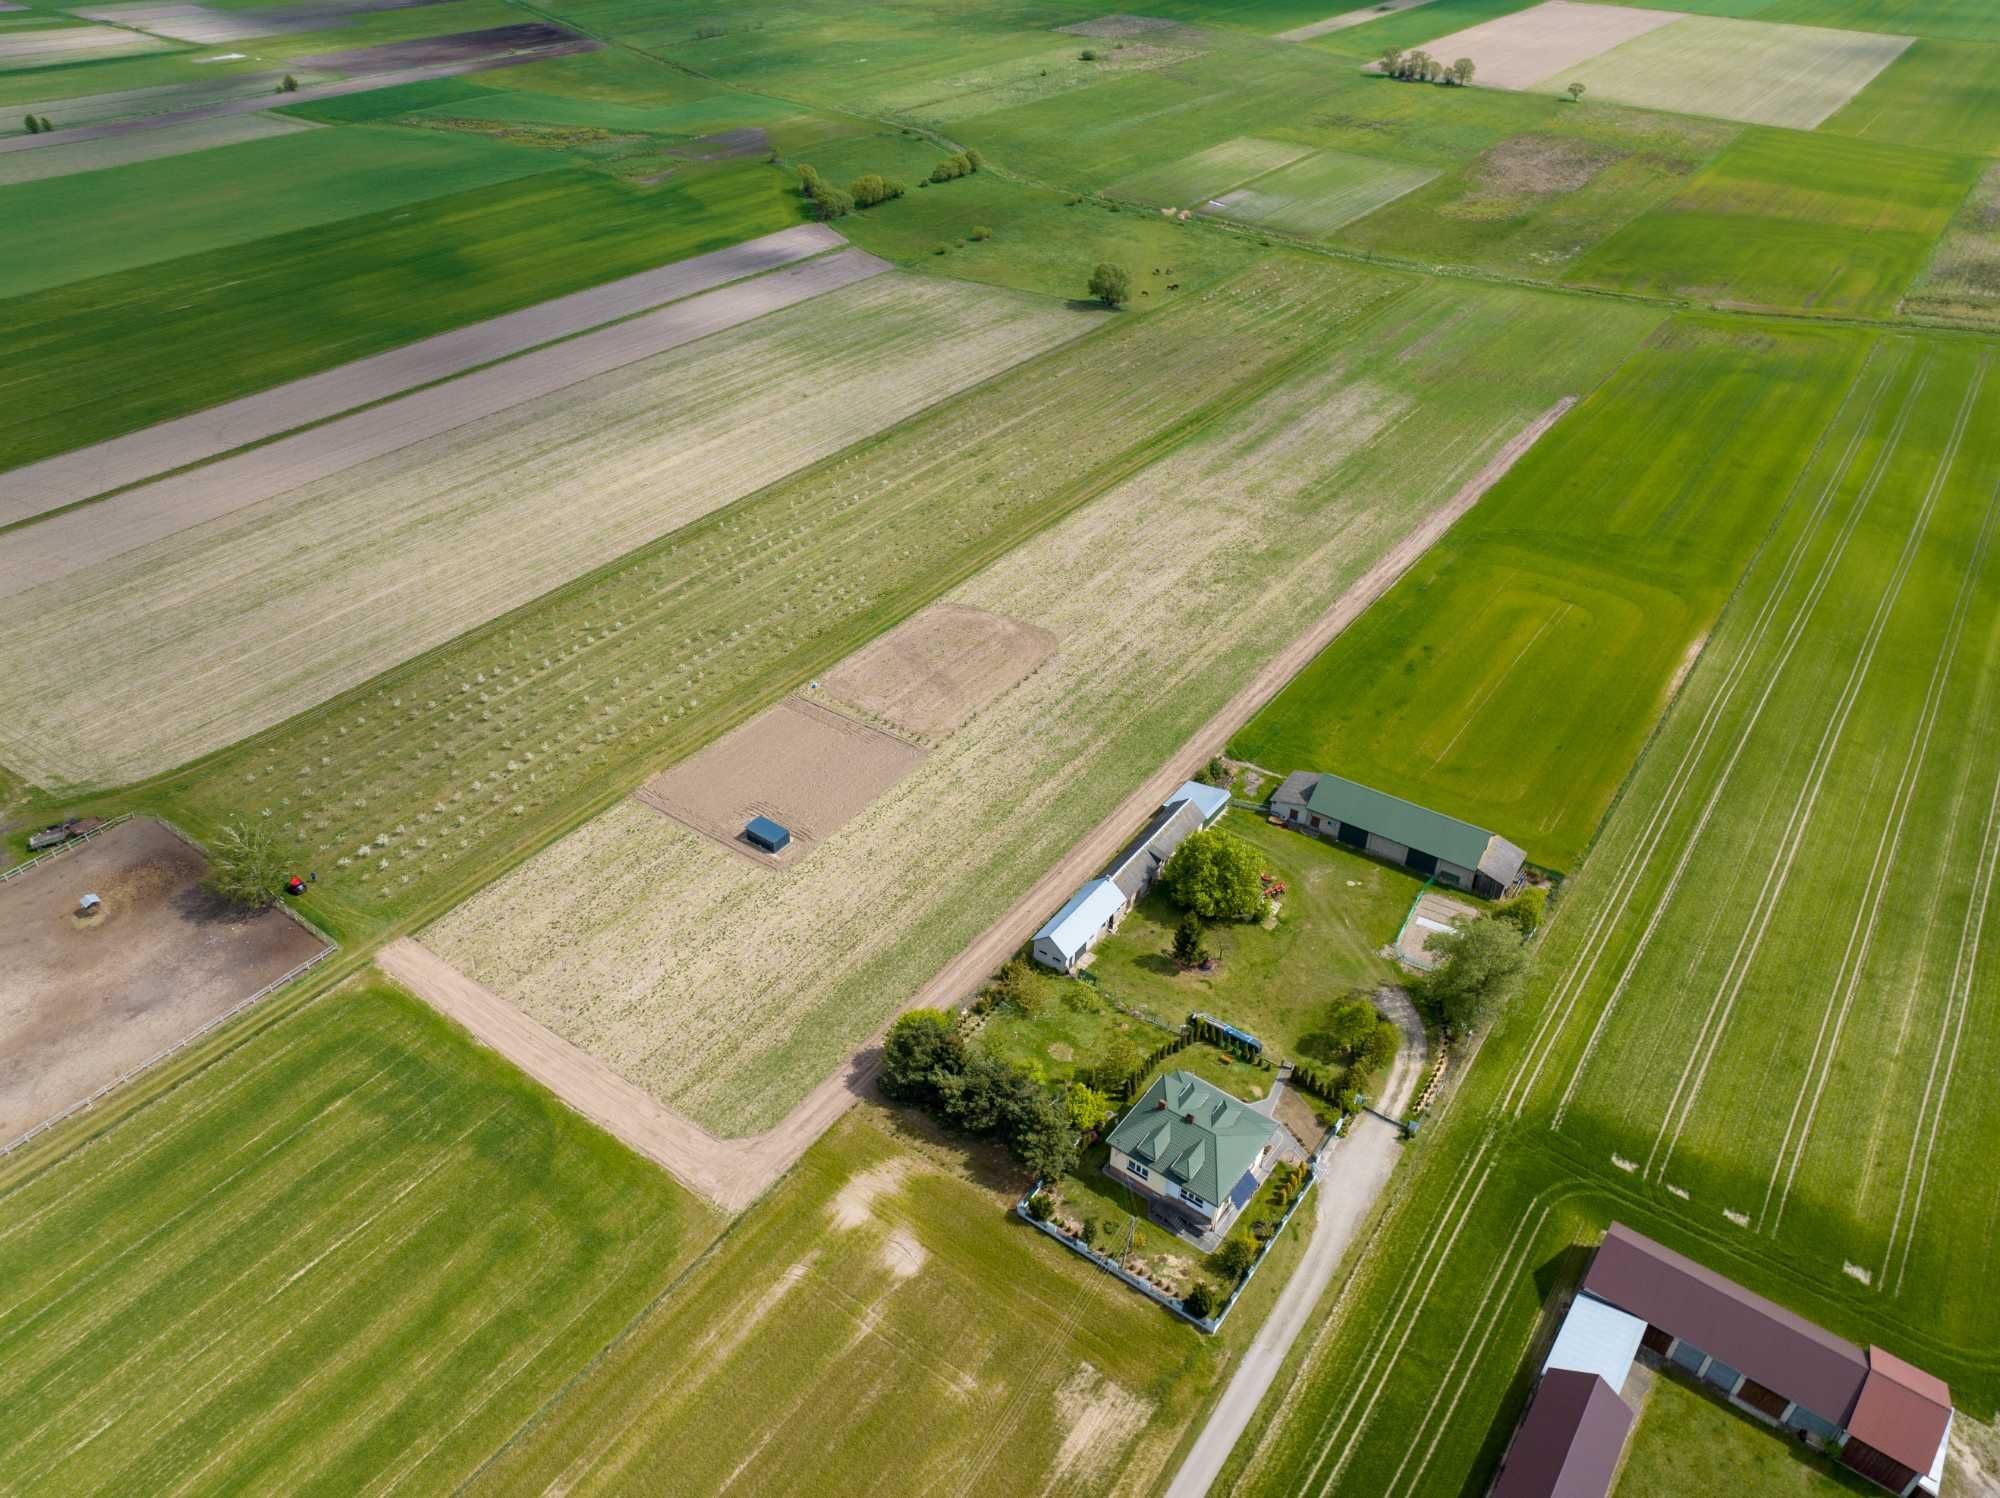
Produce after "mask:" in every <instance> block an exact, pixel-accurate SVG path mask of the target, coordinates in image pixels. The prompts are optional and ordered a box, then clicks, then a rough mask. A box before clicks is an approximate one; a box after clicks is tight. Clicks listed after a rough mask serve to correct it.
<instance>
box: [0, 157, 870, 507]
mask: <svg viewBox="0 0 2000 1498" xmlns="http://www.w3.org/2000/svg"><path fill="white" fill-rule="evenodd" d="M31 138H33V139H46V138H48V137H31ZM846 247H847V241H846V240H844V239H842V238H841V237H840V235H838V234H836V233H835V232H834V231H833V230H831V229H829V228H827V227H825V226H824V225H821V224H801V225H799V226H798V227H796V228H792V229H781V230H779V231H778V232H777V233H775V234H766V235H763V236H761V237H759V238H757V239H751V240H746V241H745V242H743V243H742V244H738V245H732V246H731V247H730V248H728V249H726V250H715V251H712V252H710V253H709V254H706V255H696V256H693V257H691V258H689V259H686V260H677V261H673V262H672V263H670V264H667V265H663V266H661V267H660V268H658V269H657V270H649V271H641V272H640V273H639V274H638V275H635V276H627V277H625V278H624V279H622V280H618V281H612V282H609V283H608V284H606V285H603V286H595V287H592V288H590V289H589V290H587V291H577V292H572V293H570V294H569V295H568V296H562V297H557V298H555V299H554V300H553V301H547V302H542V303H539V304H538V305H536V306H533V307H527V308H523V309H522V310H521V311H519V312H510V313H507V314H505V315H504V316H501V317H495V318H489V319H487V320H486V321H484V322H478V323H473V324H472V325H471V326H469V327H464V328H459V329H456V330H454V331H452V332H449V333H439V334H436V335H434V336H432V337H430V338H425V339H422V340H420V341H419V342H416V343H412V344H407V345H405V346H404V347H402V348H399V349H393V350H391V351H390V352H388V353H385V354H376V355H373V356H372V357H370V358H366V359H357V360H355V361H354V362H352V363H350V364H342V365H339V366H337V367H336V368H333V369H329V370H326V371H324V372H323V373H320V374H316V375H308V376H306V377H305V378H304V379H300V380H293V381H291V382H290V383H288V384H284V385H279V386H277V387H275V388H274V389H270V390H264V391H260V392H258V393H257V394H256V395H248V396H244V397H242V398H241V399H239V400H233V401H230V402H228V403H226V404H224V405H220V406H212V407H210V408H209V409H208V410H205V411H200V412H197V413H195V414H194V415H191V416H183V417H180V418H177V419H175V420H173V421H163V422H160V423H158V424H157V425H155V426H150V427H146V428H144V429H143V430H140V431H137V432H132V433H130V434H128V435H126V436H123V437H114V438H111V439H110V440H109V441H106V442H99V443H95V444H93V445H91V446H89V447H84V448H78V449H77V450H75V451H74V452H69V453H65V454H63V455H62V456H60V457H55V458H45V459H43V460H42V461H40V462H38V463H30V464H28V465H26V466H25V467H22V468H15V469H12V470H11V471H8V472H6V473H4V474H0V528H5V527H7V526H9V525H12V524H14V523H17V522H20V521H23V520H28V519H30V518H32V517H34V516H36V515H40V514H44V513H46V512H48V511H51V510H58V509H62V508H64V507H66V506H69V505H73V504H78V503H81V502H82V501H84V500H88V499H91V498H93V497H95V496H97V495H100V494H106V493H109V492H111V491H114V490H119V489H125V488H129V487H130V486H132V485H134V484H138V483H141V482H143V481H145V480H147V479H151V478H155V477H158V476H160V475H164V474H168V473H171V472H173V471H175V470H178V469H183V468H188V467H191V466H193V465H194V464H196V463H202V462H206V461H208V460H210V459H213V458H218V457H221V456H222V455H224V454H225V453H229V452H232V451H234V450H235V449H237V448H242V447H249V446H251V445H252V444H254V443H259V442H263V441H266V440H268V439H269V438H272V437H276V436H280V435H282V434H284V433H286V432H289V431H293V430H295V429H297V428H299V427H305V426H312V425H314V424H316V423H319V422H322V421H326V420H328V419H329V418H332V417H335V416H339V415H342V414H344V413H346V412H348V411H353V410H356V409H358V408H360V407H362V406H371V405H375V404H377V403H378V402H381V401H386V400H388V399H390V398H391V397H394V396H398V395H403V394H405V393H406V392H408V391H411V390H414V389H416V388H417V387H419V386H423V385H431V384H435V383H437V382H438V381H441V380H446V379H449V378H451V377H452V376H454V375H462V374H464V373H466V372H467V371H468V370H472V369H476V368H478V367H479V366H481V365H485V364H492V363H496V362H498V361H500V360H503V359H507V358H510V357H512V356H513V355H516V354H522V353H526V352H527V351H528V350H530V349H533V348H536V347H538V346H539V345H542V344H548V343H555V342H557V341H559V340H561V339H565V338H569V337H572V336H573V335H575V334H578V333H583V332H587V331H589V330H590V329H593V328H598V327H602V326H604V325H606V324H609V323H614V322H621V321H623V320H625V319H627V318H629V317H632V316H634V315H636V314H638V313H641V312H648V311H651V310H652V309H654V308H656V307H661V306H664V305H666V304H667V303H670V302H678V301H681V300H682V299H683V298H686V297H692V296H695V295H698V294H700V293H702V292H707V291H713V290H715V289H717V288H718V287H721V286H723V285H725V284H727V283H729V282H731V281H740V280H745V279H748V278H750V277H752V276H758V275H762V274H764V273H766V272H768V271H773V270H778V269H781V268H783V267H785V266H789V265H792V264H795V263H796V262H798V261H800V260H804V259H807V258H809V257H811V256H814V255H818V254H821V253H822V252H825V251H828V250H839V249H845V248H846ZM579 377H581V376H579Z"/></svg>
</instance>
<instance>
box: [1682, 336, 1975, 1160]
mask: <svg viewBox="0 0 2000 1498" xmlns="http://www.w3.org/2000/svg"><path fill="white" fill-rule="evenodd" d="M1985 382H1986V364H1985V361H1983V360H1982V361H1981V363H1980V365H1979V370H1978V373H1977V375H1976V376H1975V377H1974V379H1973V380H1972V382H1971V384H1970V385H1969V386H1967V388H1966V392H1965V397H1964V399H1963V400H1962V401H1961V402H1960V404H1959V409H1958V417H1957V419H1956V421H1954V423H1953V424H1952V432H1951V439H1950V442H1949V443H1948V445H1947V446H1946V448H1945V451H1944V453H1943V455H1942V456H1941V457H1940V459H1939V461H1938V467H1937V471H1936V473H1935V474H1933V475H1932V478H1931V483H1930V487H1929V488H1928V489H1927V490H1926V491H1925V494H1924V498H1923V502H1922V503H1921V504H1920V505H1919V506H1918V507H1917V514H1916V516H1915V518H1914V519H1913V520H1912V521H1911V524H1910V531H1909V534H1908V536H1906V537H1905V538H1904V541H1903V549H1902V551H1901V553H1900V554H1899V555H1898V557H1897V559H1896V567H1895V570H1894V571H1893V572H1892V573H1891V575H1890V578H1889V582H1888V585H1887V586H1886V587H1885V588H1884V589H1883V590H1882V596H1881V598H1880V599H1879V600H1878V601H1877V602H1876V605H1875V614H1874V617H1873V618H1872V619H1870V620H1869V625H1868V633H1867V634H1866V635H1865V636H1864V637H1863V639H1862V643H1861V649H1860V652H1859V653H1858V654H1857V655H1856V657H1855V660H1854V664H1853V665H1852V666H1851V667H1850V668H1849V670H1848V674H1847V680H1846V682H1845V683H1844V684H1843V685H1842V687H1841V693H1840V696H1839V698H1837V699H1836V701H1835V705H1834V712H1833V716H1832V717H1831V718H1830V719H1829V720H1828V721H1827V725H1826V728H1825V729H1824V730H1823V731H1822V733H1821V735H1820V741H1819V744H1818V746H1817V747H1816V748H1815V750H1814V752H1813V762H1812V764H1811V765H1810V766H1809V767H1808V769H1807V773H1806V779H1805V782H1804V783H1803V784H1802V785H1801V786H1800V787H1799V794H1798V796H1797V798H1795V799H1794V801H1793V803H1792V812H1791V816H1790V819H1789V822H1788V825H1787V827H1786V835H1785V844H1784V852H1783V856H1782V858H1781V859H1780V861H1779V864H1778V867H1777V869H1776V870H1775V871H1774V872H1772V873H1771V874H1769V875H1767V876H1766V878H1765V881H1764V887H1763V889H1761V890H1760V891H1759V892H1758V898H1757V902H1756V905H1755V907H1754V908H1753V911H1752V921H1753V922H1754V927H1753V926H1752V925H1746V926H1745V927H1744V931H1743V935H1742V936H1741V937H1740V938H1739V939H1738V942H1737V950H1736V953H1735V955H1733V956H1732V957H1731V959H1730V966H1729V968H1727V969H1725V970H1724V977H1725V984H1724V990H1726V991H1727V993H1728V998H1727V999H1726V1000H1722V1007H1721V1013H1720V1015H1719V1016H1718V1015H1716V1011H1715V1005H1714V1003H1713V1002H1711V1004H1710V1008H1709V1014H1708V1015H1706V1016H1704V1017H1703V1020H1702V1028H1701V1031H1700V1032H1698V1033H1697V1036H1696V1041H1695V1053H1694V1055H1690V1056H1689V1057H1688V1067H1691V1068H1693V1076H1692V1080H1690V1078H1689V1073H1688V1070H1687V1068H1683V1070H1682V1073H1681V1081H1680V1082H1679V1083H1677V1084H1676V1085H1675V1088H1674V1095H1673V1097H1672V1099H1670V1100H1669V1102H1668V1104H1667V1118H1665V1119H1662V1120H1661V1133H1660V1134H1659V1135H1657V1136H1655V1138H1654V1141H1653V1150H1652V1151H1649V1152H1648V1153H1647V1156H1646V1167H1647V1174H1648V1175H1652V1174H1653V1173H1654V1172H1653V1154H1654V1152H1656V1151H1658V1149H1659V1147H1660V1145H1661V1144H1662V1143H1663V1142H1664V1143H1665V1145H1666V1153H1665V1154H1663V1155H1661V1156H1660V1157H1659V1171H1658V1175H1659V1176H1660V1177H1661V1178H1664V1176H1665V1175H1666V1171H1667V1167H1668V1166H1669V1164H1671V1163H1672V1161H1673V1156H1674V1151H1675V1150H1676V1149H1677V1148H1679V1146H1680V1140H1681V1135H1682V1134H1683V1133H1684V1132H1685V1130H1686V1128H1687V1122H1688V1119H1689V1118H1690V1117H1691V1116H1692V1114H1693V1112H1694V1106H1695V1103H1696V1101H1697V1100H1698V1099H1699V1098H1700V1096H1701V1089H1702V1087H1703V1086H1704V1085H1705V1084H1706V1082H1707V1080H1708V1069H1709V1066H1710V1064H1711V1063H1712V1062H1713V1061H1714V1060H1715V1053H1716V1051H1717V1050H1718V1049H1719V1048H1720V1046H1721V1044H1722V1035H1723V1032H1724V1031H1725V1030H1726V1029H1728V1027H1729V1019H1730V1016H1731V1015H1732V1014H1734V1013H1735V1011H1736V1001H1737V999H1739V998H1740V997H1742V993H1743V985H1744V983H1745V982H1746V981H1747V980H1748V979H1749V976H1750V969H1751V967H1752V966H1753V965H1754V964H1755V963H1756V961H1757V955H1758V953H1759V952H1760V951H1762V950H1763V946H1764V938H1765V936H1766V935H1767V934H1768V933H1769V932H1770V929H1771V921H1772V918H1773V915H1774V914H1775V912H1776V910H1777V906H1778V901H1779V900H1780V899H1781V898H1782V897H1783V894H1784V891H1785V889H1786V887H1787V885H1788V883H1789V881H1790V878H1791V871H1792V866H1793V865H1794V864H1795V863H1797V862H1798V857H1799V851H1800V850H1801V849H1802V848H1803V847H1804V846H1805V840H1806V834H1807V832H1808V831H1809V830H1810V829H1811V827H1812V822H1813V816H1814V814H1815V813H1816V812H1817V811H1818V809H1819V797H1820V792H1821V791H1822V790H1823V789H1824V788H1825V786H1826V777H1827V772H1828V771H1829V770H1830V769H1831V768H1832V765H1833V759H1834V755H1835V754H1837V753H1838V752H1839V749H1840V744H1841V741H1842V740H1843V739H1845V738H1846V737H1847V723H1848V720H1849V719H1850V718H1851V717H1853V715H1854V705H1855V704H1856V703H1857V702H1859V701H1860V700H1861V693H1862V690H1863V689H1864V688H1865V687H1866V685H1867V683H1868V678H1869V676H1870V675H1871V674H1872V673H1873V671H1874V668H1875V653H1876V651H1877V649H1878V648H1879V647H1880V645H1881V643H1882V636H1883V634H1884V633H1886V632H1887V630H1888V627H1889V620H1890V617H1891V616H1892V615H1893V614H1894V613H1895V610H1896V605H1897V603H1898V602H1900V601H1901V599H1902V596H1903V584H1904V583H1905V582H1906V581H1908V579H1909V575H1910V567H1911V565H1912V564H1913V563H1914V562H1915V561H1916V556H1917V552H1918V550H1919V549H1921V547H1922V545H1923V539H1924V536H1925V535H1926V534H1927V533H1928V532H1929V530H1930V523H1931V517H1932V516H1933V515H1934V514H1936V512H1937V502H1938V496H1939V495H1940V494H1941V493H1942V492H1943V491H1944V485H1945V480H1946V479H1947V478H1948V477H1949V476H1950V473H1951V470H1952V468H1953V467H1954V466H1955V465H1956V463H1957V462H1958V449H1959V445H1960V443H1961V442H1962V441H1963V440H1964V437H1965V429H1966V426H1967V425H1968V424H1969V423H1970V421H1971V419H1972V407H1973V404H1974V400H1975V398H1976V397H1977V396H1978V394H1979V390H1980V387H1981V386H1982V385H1984V384H1985ZM1922 385H1923V382H1922V381H1919V383H1918V386H1917V389H1921V388H1922ZM1914 395H1915V391H1914V390H1913V391H1912V397H1913V398H1914ZM1901 446H1902V429H1899V430H1898V432H1897V434H1896V438H1895V440H1894V441H1893V442H1892V443H1891V444H1889V445H1888V446H1887V447H1885V448H1884V449H1883V452H1882V456H1881V458H1880V459H1879V460H1878V472H1881V471H1886V469H1887V467H1888V464H1889V462H1890V460H1891V458H1892V457H1893V455H1894V453H1895V451H1896V449H1897V448H1899V447H1901ZM1774 684H1775V679H1774ZM1746 943H1747V950H1746ZM1739 959H1740V961H1739ZM1732 974H1733V977H1732V976H1731V975H1732ZM1724 990H1718V991H1717V998H1718V999H1721V995H1722V992H1723V991H1724ZM1711 1016H1712V1017H1714V1019H1715V1025H1714V1029H1713V1030H1710V1029H1709V1018H1710V1017H1711ZM1695 1055H1699V1056H1700V1058H1701V1061H1700V1064H1699V1066H1696V1065H1695ZM1683 1087H1685V1088H1686V1089H1687V1092H1686V1097H1685V1099H1683V1098H1682V1095H1681V1093H1682V1088H1683ZM1676 1106H1678V1110H1679V1112H1678V1117H1677V1118H1676V1117H1675V1110H1676ZM1669 1120H1671V1121H1672V1124H1673V1128H1672V1134H1671V1137H1668V1136H1667V1124H1668V1122H1669Z"/></svg>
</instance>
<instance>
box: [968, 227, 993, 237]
mask: <svg viewBox="0 0 2000 1498" xmlns="http://www.w3.org/2000/svg"><path fill="white" fill-rule="evenodd" d="M969 237H970V238H973V239H980V240H985V239H991V238H992V237H993V231H992V230H991V229H989V228H987V227H986V225H984V224H974V225H973V226H972V229H971V231H970V235H969Z"/></svg>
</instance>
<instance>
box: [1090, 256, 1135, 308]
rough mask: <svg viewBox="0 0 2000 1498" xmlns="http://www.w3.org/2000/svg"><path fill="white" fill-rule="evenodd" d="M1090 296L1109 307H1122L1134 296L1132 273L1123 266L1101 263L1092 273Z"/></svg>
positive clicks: (1104, 261) (1106, 262)
mask: <svg viewBox="0 0 2000 1498" xmlns="http://www.w3.org/2000/svg"><path fill="white" fill-rule="evenodd" d="M1090 294H1091V295H1092V296H1094V297H1096V298H1097V299H1098V300H1099V301H1100V302H1102V303H1104V305H1105V306H1107V307H1117V306H1122V305H1123V304H1124V302H1125V301H1126V299H1127V298H1129V297H1130V296H1131V295H1132V273H1131V272H1130V271H1128V270H1126V269H1125V267H1124V266H1122V265H1113V264H1112V263H1111V262H1110V261H1108V260H1103V261H1099V262H1098V266H1097V269H1096V270H1094V271H1092V272H1091V273H1090Z"/></svg>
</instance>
